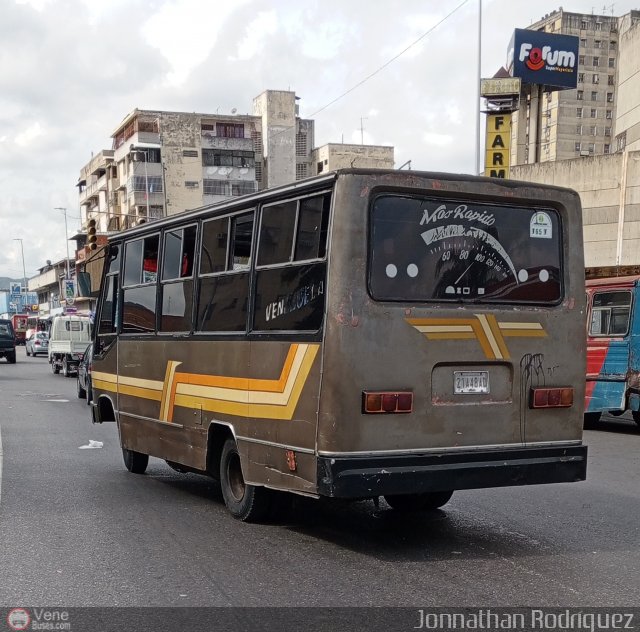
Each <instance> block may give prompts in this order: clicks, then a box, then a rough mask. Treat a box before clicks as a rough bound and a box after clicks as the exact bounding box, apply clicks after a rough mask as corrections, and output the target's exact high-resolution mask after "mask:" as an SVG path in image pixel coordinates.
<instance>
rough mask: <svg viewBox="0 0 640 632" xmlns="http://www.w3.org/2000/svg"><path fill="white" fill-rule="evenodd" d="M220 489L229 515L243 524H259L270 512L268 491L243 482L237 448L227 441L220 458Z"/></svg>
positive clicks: (231, 441)
mask: <svg viewBox="0 0 640 632" xmlns="http://www.w3.org/2000/svg"><path fill="white" fill-rule="evenodd" d="M220 487H221V489H222V497H223V498H224V504H225V505H226V507H227V509H228V510H229V513H231V515H232V516H233V517H234V518H237V519H238V520H242V521H244V522H260V521H261V520H264V519H265V518H266V517H267V515H268V513H269V510H270V506H271V502H270V500H271V499H270V494H269V490H268V489H266V488H264V487H256V486H255V485H248V484H247V483H245V482H244V476H243V475H242V465H241V463H240V454H239V453H238V447H237V446H236V442H235V441H234V440H233V439H227V440H226V441H225V443H224V446H223V447H222V455H221V457H220Z"/></svg>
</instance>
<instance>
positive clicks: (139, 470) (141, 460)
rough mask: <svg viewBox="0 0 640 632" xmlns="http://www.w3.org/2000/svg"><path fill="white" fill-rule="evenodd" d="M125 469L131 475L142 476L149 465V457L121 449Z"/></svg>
mask: <svg viewBox="0 0 640 632" xmlns="http://www.w3.org/2000/svg"><path fill="white" fill-rule="evenodd" d="M122 458H123V459H124V465H125V467H126V468H127V469H128V470H129V471H130V472H131V473H133V474H144V473H145V471H146V469H147V465H149V455H148V454H142V452H135V451H134V450H128V449H127V448H122Z"/></svg>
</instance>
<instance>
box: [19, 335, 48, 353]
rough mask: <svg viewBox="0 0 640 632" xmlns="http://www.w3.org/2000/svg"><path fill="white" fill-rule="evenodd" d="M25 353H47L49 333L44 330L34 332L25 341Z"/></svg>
mask: <svg viewBox="0 0 640 632" xmlns="http://www.w3.org/2000/svg"><path fill="white" fill-rule="evenodd" d="M25 347H26V350H27V355H28V356H30V355H32V356H37V355H38V354H39V353H40V354H42V355H48V353H49V334H48V333H47V332H45V331H37V332H35V333H34V334H33V335H32V336H31V338H29V339H28V340H27V342H26V343H25Z"/></svg>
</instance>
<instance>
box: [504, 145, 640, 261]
mask: <svg viewBox="0 0 640 632" xmlns="http://www.w3.org/2000/svg"><path fill="white" fill-rule="evenodd" d="M511 177H512V178H514V179H517V180H527V181H530V182H540V183H545V184H555V185H557V186H563V187H570V188H572V189H575V190H576V191H577V192H578V193H579V194H580V201H581V203H582V213H583V233H584V248H585V266H586V267H587V268H596V267H617V266H637V265H640V151H634V152H629V151H623V152H619V153H616V154H613V155H610V156H591V157H589V158H583V159H574V160H562V161H556V162H549V163H539V164H536V165H519V166H516V167H512V168H511Z"/></svg>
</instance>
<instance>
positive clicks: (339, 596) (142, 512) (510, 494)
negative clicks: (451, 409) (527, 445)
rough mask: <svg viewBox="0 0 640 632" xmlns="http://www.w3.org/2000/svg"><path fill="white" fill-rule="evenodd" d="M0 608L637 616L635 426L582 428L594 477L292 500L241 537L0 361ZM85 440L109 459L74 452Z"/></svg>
mask: <svg viewBox="0 0 640 632" xmlns="http://www.w3.org/2000/svg"><path fill="white" fill-rule="evenodd" d="M0 431H1V436H2V447H3V472H2V490H1V494H2V495H1V502H0V605H3V606H6V607H10V606H13V605H16V604H48V605H52V604H56V605H60V606H69V607H70V606H102V605H107V606H112V605H120V606H134V605H135V606H194V605H197V606H229V605H242V606H289V605H296V606H354V605H355V606H416V607H428V606H441V605H448V606H480V605H481V606H525V605H533V606H549V607H550V606H560V607H565V606H566V607H568V606H589V607H592V606H616V605H626V606H631V605H638V569H639V568H640V549H639V547H638V543H639V542H640V526H639V524H640V430H639V428H638V427H637V426H636V425H635V424H634V423H633V422H632V421H630V420H628V419H624V418H617V419H614V418H609V419H608V420H607V421H606V422H603V423H601V424H600V426H599V428H598V429H597V430H594V431H587V432H586V435H585V436H586V442H587V443H588V444H589V448H590V459H589V469H588V480H587V481H586V482H583V483H577V484H564V485H553V486H535V487H520V488H507V489H497V490H480V491H468V492H457V493H456V494H455V495H454V498H453V499H452V501H451V502H450V503H449V504H448V505H447V506H446V507H445V508H444V510H440V511H436V512H433V513H431V514H425V515H414V516H403V515H398V514H396V513H395V512H394V511H392V510H390V509H389V508H388V507H387V506H386V505H384V503H382V504H381V506H380V508H379V509H376V508H375V506H374V505H373V503H372V502H361V503H356V504H351V505H346V504H345V505H343V504H329V503H323V502H317V501H312V500H300V501H298V502H296V503H295V505H294V507H293V509H292V510H291V511H289V512H288V513H287V514H286V515H285V516H284V517H283V518H282V519H280V520H278V521H276V522H272V523H270V524H266V525H250V524H242V523H239V522H237V521H236V520H234V519H233V518H232V517H231V516H230V515H229V514H228V513H227V512H226V510H225V508H224V505H223V503H222V500H221V498H220V495H219V492H218V490H217V489H216V486H215V485H214V484H213V483H212V482H211V481H209V480H208V479H206V478H204V477H198V476H195V475H184V474H178V473H176V472H174V471H173V470H171V469H170V468H169V467H168V466H167V465H165V464H164V463H163V462H162V461H159V460H157V459H152V460H151V463H150V466H149V469H148V470H147V474H146V475H144V476H137V475H134V474H130V473H128V472H127V471H126V470H125V468H124V465H123V463H122V456H121V452H120V448H119V445H118V438H117V431H116V428H115V426H114V425H113V424H109V425H104V426H92V425H91V422H90V419H89V410H88V407H87V405H86V403H85V402H84V400H79V399H77V397H76V383H75V378H74V379H66V378H64V377H62V376H61V375H53V374H52V373H51V372H50V370H49V365H48V364H47V361H46V359H45V358H27V357H26V356H25V355H24V349H23V348H21V349H20V350H19V352H18V363H17V364H16V365H9V364H5V362H4V361H0ZM90 439H93V440H97V441H102V442H104V447H103V448H102V449H93V450H81V449H79V447H80V446H82V445H86V444H87V443H88V442H89V440H90Z"/></svg>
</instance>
